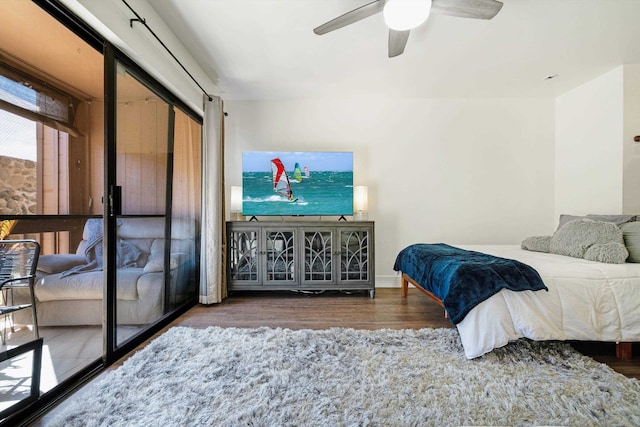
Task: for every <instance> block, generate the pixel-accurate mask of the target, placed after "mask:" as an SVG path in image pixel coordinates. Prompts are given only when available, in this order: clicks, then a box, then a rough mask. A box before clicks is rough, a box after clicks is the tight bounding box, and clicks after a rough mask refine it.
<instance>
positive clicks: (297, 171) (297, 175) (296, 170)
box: [293, 163, 302, 182]
mask: <svg viewBox="0 0 640 427" xmlns="http://www.w3.org/2000/svg"><path fill="white" fill-rule="evenodd" d="M293 179H295V180H296V181H298V182H302V169H300V163H296V166H295V167H294V168H293Z"/></svg>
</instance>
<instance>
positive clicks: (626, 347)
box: [395, 245, 640, 359]
mask: <svg viewBox="0 0 640 427" xmlns="http://www.w3.org/2000/svg"><path fill="white" fill-rule="evenodd" d="M455 247H456V248H459V249H463V250H467V251H474V252H481V253H484V254H488V255H492V256H495V257H500V258H506V259H511V260H516V261H518V262H521V263H524V264H526V265H528V266H531V267H533V269H535V270H536V271H537V272H538V273H539V275H540V278H541V279H542V281H543V283H544V285H545V287H546V289H539V290H516V291H514V290H510V289H501V290H498V291H497V292H496V293H494V294H493V295H492V296H490V297H488V298H486V299H484V300H483V301H481V302H479V303H478V304H477V305H475V306H474V307H473V308H472V309H470V310H469V311H468V313H466V314H465V315H464V316H463V318H462V319H457V320H456V321H455V322H454V323H455V324H456V327H457V329H458V331H459V333H460V338H461V341H462V344H463V347H464V351H465V356H466V357H467V358H469V359H473V358H476V357H479V356H482V355H483V354H485V353H488V352H490V351H491V350H493V349H494V348H498V347H502V346H504V345H507V344H508V343H509V342H510V341H514V340H517V339H520V338H528V339H532V340H538V341H541V340H578V341H602V342H616V343H618V346H617V354H618V356H619V357H621V358H624V359H628V358H631V343H632V342H638V341H640V263H629V262H627V263H623V264H607V263H602V262H596V261H589V260H585V259H581V258H575V257H570V256H564V255H557V254H553V253H542V252H533V251H529V250H524V249H522V248H521V247H520V246H519V245H456V246H455ZM399 258H400V255H399ZM395 267H396V268H395V269H396V270H398V271H401V272H402V295H403V296H405V297H406V296H407V290H408V286H409V284H412V285H413V286H415V287H416V288H418V289H420V290H421V291H423V292H424V293H426V294H427V295H429V296H430V297H432V298H433V299H435V300H436V301H438V302H439V303H440V304H441V305H443V306H444V307H445V309H446V307H447V304H446V303H443V298H442V295H440V296H438V290H437V289H436V290H435V291H436V292H433V291H434V288H433V287H431V285H426V286H425V284H424V283H420V280H419V279H418V280H417V279H416V278H414V277H411V275H410V274H407V273H406V272H404V271H402V262H399V260H396V266H395Z"/></svg>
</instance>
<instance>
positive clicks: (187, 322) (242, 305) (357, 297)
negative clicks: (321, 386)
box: [33, 288, 640, 426]
mask: <svg viewBox="0 0 640 427" xmlns="http://www.w3.org/2000/svg"><path fill="white" fill-rule="evenodd" d="M173 326H186V327H191V328H206V327H208V326H221V327H246V328H254V327H260V326H269V327H273V328H276V327H281V328H290V329H326V328H331V327H345V328H356V329H382V328H388V329H407V328H440V327H443V328H453V327H454V326H453V324H452V323H451V322H450V321H449V320H448V319H446V318H444V313H443V310H442V308H441V307H440V306H439V305H437V304H436V303H435V302H434V301H432V300H431V299H430V298H429V297H427V296H426V295H424V294H422V293H420V292H419V291H417V290H416V289H409V296H408V297H407V298H402V297H401V296H400V289H385V288H383V289H377V290H376V298H375V299H370V298H369V297H368V294H367V293H364V292H362V293H360V292H357V293H353V294H351V295H349V294H345V293H340V292H326V293H324V294H319V295H309V294H302V293H298V294H296V293H290V292H278V293H275V292H274V293H271V292H261V293H260V292H247V293H242V294H240V293H238V294H234V295H232V296H230V297H229V298H227V299H226V300H224V301H223V302H222V303H221V304H217V305H213V306H196V307H194V308H192V309H191V310H189V311H188V312H187V313H185V314H184V315H182V316H181V317H179V318H178V319H176V320H175V321H174V322H173V323H172V324H171V325H169V326H168V327H167V328H165V330H166V329H168V328H170V327H173ZM162 332H163V331H161V332H160V333H162ZM152 339H153V338H152ZM145 345H146V343H144V344H142V345H141V346H139V347H138V348H137V349H136V350H134V351H132V352H131V353H130V354H134V353H135V352H136V351H137V350H138V349H140V348H142V347H144V346H145ZM575 347H576V348H577V349H578V350H579V351H581V352H583V353H584V354H587V355H589V356H591V357H593V358H594V359H596V360H598V361H600V362H603V363H606V364H607V365H609V366H611V367H612V368H613V369H614V370H616V371H618V372H620V373H621V374H623V375H626V376H627V377H632V378H637V379H640V348H638V347H637V344H636V345H634V354H635V356H634V357H633V359H632V360H628V361H623V360H619V359H617V358H616V357H615V346H614V345H612V344H601V343H576V344H575ZM124 360H126V358H124V359H122V360H120V361H118V362H117V363H115V364H114V365H113V366H111V367H110V368H109V369H115V368H117V367H118V366H120V365H121V364H122V363H123V362H124ZM81 394H82V390H80V391H79V392H78V393H76V395H74V396H71V397H70V399H74V398H81ZM62 405H64V403H62ZM56 410H57V409H54V412H55V411H56ZM50 416H51V414H49V415H47V416H45V417H44V418H43V419H42V420H41V421H40V422H38V423H36V424H33V425H34V426H46V425H47V424H46V421H47V419H49V418H50Z"/></svg>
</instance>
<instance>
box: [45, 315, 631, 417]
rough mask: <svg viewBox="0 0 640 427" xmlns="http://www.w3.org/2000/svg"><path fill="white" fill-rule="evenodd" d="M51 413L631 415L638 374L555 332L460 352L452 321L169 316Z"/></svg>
mask: <svg viewBox="0 0 640 427" xmlns="http://www.w3.org/2000/svg"><path fill="white" fill-rule="evenodd" d="M88 387H89V388H88V390H83V391H82V392H81V395H80V396H78V397H77V398H75V399H73V398H72V400H71V401H70V402H69V404H68V405H67V407H66V409H64V410H63V411H62V412H61V413H60V414H59V416H58V417H57V418H56V419H54V420H53V422H52V423H51V425H55V426H145V427H148V426H319V425H322V426H325V425H326V426H405V425H409V426H415V425H420V426H422V425H434V426H450V425H580V426H592V425H602V426H612V425H615V426H624V425H634V426H637V425H640V405H639V402H640V381H637V380H635V379H629V378H625V377H624V376H622V375H620V374H617V373H615V372H614V371H612V370H611V369H610V368H608V367H607V366H606V365H604V364H600V363H597V362H595V361H594V360H592V359H590V358H588V357H584V356H582V355H580V354H579V353H577V352H576V351H574V350H573V349H571V347H570V346H569V345H567V344H562V343H537V342H530V341H519V342H516V343H512V344H510V345H508V346H506V347H504V348H501V349H498V350H495V351H493V352H492V353H490V354H488V355H485V356H483V357H481V358H478V359H474V360H467V359H466V358H465V357H464V354H463V352H462V347H461V344H460V341H459V338H458V333H457V331H456V330H455V329H421V330H375V331H366V330H353V329H340V328H334V329H330V330H319V331H314V330H298V331H293V330H288V329H270V328H259V329H236V328H228V329H224V328H218V327H210V328H208V329H191V328H184V327H175V328H172V329H170V330H169V331H168V332H166V333H165V334H163V335H162V336H160V337H158V338H157V339H155V340H154V341H152V342H151V343H150V344H149V345H148V346H147V347H145V348H144V349H143V350H141V351H140V352H138V353H137V354H135V355H134V356H133V357H131V358H130V359H129V360H127V361H126V362H125V363H124V365H123V366H121V367H120V368H118V369H116V370H114V371H111V372H109V373H108V374H107V375H106V376H105V377H104V378H103V379H102V380H100V381H98V382H96V383H94V384H90V385H89V386H88Z"/></svg>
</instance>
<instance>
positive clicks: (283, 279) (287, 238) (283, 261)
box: [262, 227, 298, 285]
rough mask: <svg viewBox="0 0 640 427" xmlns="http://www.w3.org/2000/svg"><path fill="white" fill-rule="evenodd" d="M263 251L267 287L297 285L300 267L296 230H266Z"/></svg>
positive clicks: (282, 228) (283, 228) (281, 228)
mask: <svg viewBox="0 0 640 427" xmlns="http://www.w3.org/2000/svg"><path fill="white" fill-rule="evenodd" d="M262 240H263V241H264V244H265V247H264V249H263V255H264V261H265V262H264V264H263V269H264V271H263V274H264V283H265V285H270V284H274V285H281V284H289V285H296V282H297V276H298V274H297V270H298V265H297V262H296V246H297V244H296V229H295V228H285V227H279V228H265V229H264V237H263V239H262Z"/></svg>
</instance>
